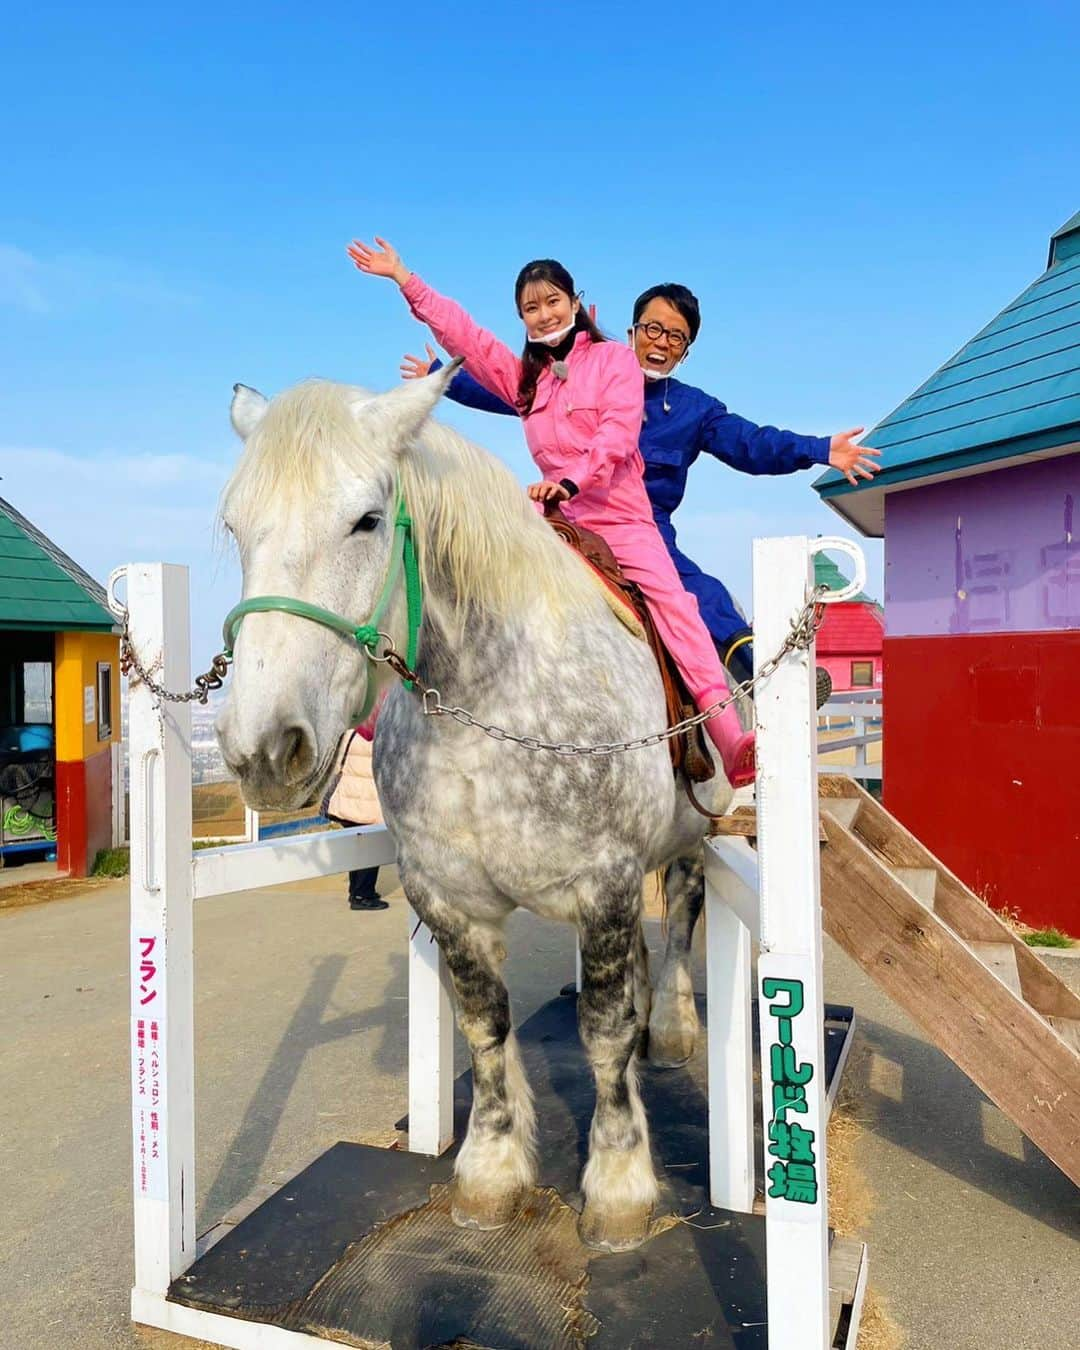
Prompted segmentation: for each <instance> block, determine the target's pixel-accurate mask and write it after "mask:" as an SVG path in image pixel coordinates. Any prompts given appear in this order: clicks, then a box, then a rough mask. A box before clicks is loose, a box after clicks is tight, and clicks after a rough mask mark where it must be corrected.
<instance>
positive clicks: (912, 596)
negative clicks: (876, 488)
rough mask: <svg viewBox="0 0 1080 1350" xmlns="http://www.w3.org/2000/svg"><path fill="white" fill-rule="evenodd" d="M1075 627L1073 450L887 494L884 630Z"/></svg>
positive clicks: (1077, 495) (1079, 540) (1078, 528)
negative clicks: (1065, 453) (1069, 452)
mask: <svg viewBox="0 0 1080 1350" xmlns="http://www.w3.org/2000/svg"><path fill="white" fill-rule="evenodd" d="M1069 628H1080V453H1077V454H1070V455H1063V456H1061V457H1060V458H1058V459H1044V460H1039V461H1037V462H1035V463H1031V464H1020V465H1017V467H1016V468H1013V469H997V470H994V471H990V472H987V473H983V474H979V475H973V476H972V477H970V478H958V479H954V480H953V481H952V482H948V483H936V484H932V485H930V486H928V487H922V488H912V489H910V490H909V491H907V492H895V493H890V494H889V495H888V496H887V497H886V498H885V633H886V636H887V637H933V636H935V635H938V634H946V635H947V634H949V633H1016V632H1036V631H1037V632H1049V631H1060V630H1063V629H1069Z"/></svg>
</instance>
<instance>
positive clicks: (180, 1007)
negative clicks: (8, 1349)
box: [109, 563, 195, 1297]
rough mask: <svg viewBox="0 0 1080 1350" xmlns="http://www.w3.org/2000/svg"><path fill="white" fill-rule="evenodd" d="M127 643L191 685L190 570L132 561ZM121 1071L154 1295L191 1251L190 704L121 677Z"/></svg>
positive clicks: (177, 683)
mask: <svg viewBox="0 0 1080 1350" xmlns="http://www.w3.org/2000/svg"><path fill="white" fill-rule="evenodd" d="M122 575H126V578H127V608H128V614H129V623H130V630H131V640H132V643H133V645H134V648H135V650H136V652H137V653H138V655H139V659H140V660H141V661H142V662H143V663H144V664H145V665H146V666H147V668H148V669H149V670H151V671H152V672H153V673H154V675H155V678H156V679H158V680H160V681H161V682H162V683H163V684H164V685H165V686H166V687H167V688H169V689H180V690H184V689H188V688H190V686H191V659H190V638H189V623H188V570H187V568H186V567H177V566H171V565H169V564H165V563H133V564H131V565H129V566H128V567H127V568H125V569H120V572H119V573H115V572H114V573H113V575H112V576H111V577H110V578H109V593H110V598H112V596H113V592H114V587H115V584H116V582H117V581H118V580H120V578H121V576H122ZM128 697H129V705H128V706H129V736H128V746H129V753H130V756H131V761H130V762H131V775H130V778H131V1072H132V1127H133V1132H134V1167H135V1294H134V1297H138V1296H139V1295H141V1294H144V1293H151V1294H164V1293H165V1291H166V1290H167V1289H168V1287H169V1284H170V1282H171V1281H172V1280H173V1279H175V1278H176V1277H177V1276H178V1275H181V1274H182V1273H183V1272H184V1271H185V1270H186V1269H187V1268H188V1266H189V1265H191V1263H192V1262H193V1261H194V1259H195V1163H194V1160H195V1114H194V1105H195V1104H194V1077H195V1074H194V1034H193V1008H194V987H193V969H192V967H193V939H192V889H191V705H190V704H188V703H164V704H161V705H159V704H158V701H157V700H156V699H155V697H154V696H153V694H151V693H150V691H149V690H148V689H147V688H146V687H145V686H144V685H142V684H140V683H138V682H137V681H134V680H133V681H132V682H131V684H130V686H129V695H128Z"/></svg>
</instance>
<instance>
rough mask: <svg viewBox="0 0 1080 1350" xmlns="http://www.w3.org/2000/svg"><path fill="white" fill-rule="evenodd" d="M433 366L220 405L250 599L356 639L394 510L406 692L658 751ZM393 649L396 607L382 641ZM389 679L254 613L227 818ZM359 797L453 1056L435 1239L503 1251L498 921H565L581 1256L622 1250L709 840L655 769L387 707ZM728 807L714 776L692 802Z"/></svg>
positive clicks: (557, 545)
mask: <svg viewBox="0 0 1080 1350" xmlns="http://www.w3.org/2000/svg"><path fill="white" fill-rule="evenodd" d="M450 374H452V368H451V369H448V371H447V372H440V373H439V374H437V375H433V376H430V377H428V378H427V379H425V380H419V381H415V382H412V383H410V384H408V385H405V386H402V387H401V388H399V389H395V390H393V391H392V392H390V393H388V394H382V395H378V396H372V395H370V394H367V393H365V392H364V391H362V390H360V389H356V388H352V387H349V386H343V385H336V384H330V383H327V382H321V381H313V382H309V383H306V384H302V385H299V386H296V387H295V388H293V389H291V390H288V391H286V392H285V393H284V394H281V395H279V396H278V397H277V398H275V399H274V400H273V401H272V402H267V400H265V399H263V398H262V396H261V395H259V394H256V393H255V392H254V391H253V390H248V389H244V388H243V387H242V386H238V389H237V394H236V397H235V399H234V403H233V422H234V425H235V426H236V429H237V430H238V432H239V433H240V435H241V436H242V437H243V438H244V441H245V448H244V453H243V456H242V458H241V461H240V464H239V466H238V468H237V470H236V472H235V474H234V476H233V478H232V480H231V482H230V484H229V486H228V488H227V489H226V492H225V495H224V499H223V518H224V521H225V524H226V526H227V527H228V528H229V529H230V530H231V532H232V533H233V535H234V536H235V538H236V541H237V544H238V547H239V550H240V556H241V561H242V563H243V569H244V593H245V595H246V596H250V595H259V594H275V595H289V596H295V597H300V598H302V599H305V600H308V601H309V602H311V603H314V604H317V605H320V606H322V607H323V608H326V609H330V610H333V611H335V612H336V613H339V614H344V615H347V616H350V618H353V619H355V621H356V622H357V623H360V622H363V621H365V620H366V619H367V617H368V615H369V614H370V613H371V610H372V607H373V606H374V604H375V601H376V598H377V596H378V594H379V592H380V589H381V587H382V585H383V580H384V577H385V575H386V570H387V567H388V563H389V558H390V543H391V535H392V521H393V513H394V500H395V484H396V481H397V480H400V482H401V485H402V487H403V489H404V492H405V497H406V500H407V502H408V506H409V510H410V512H411V514H412V516H413V518H414V520H415V525H416V533H417V542H418V548H419V553H420V561H421V569H422V574H423V580H424V590H425V608H424V621H423V627H422V631H421V642H420V652H419V658H418V663H417V670H418V673H419V675H420V677H421V679H422V680H423V682H424V683H425V684H427V685H429V686H433V687H435V688H437V689H438V690H439V691H440V693H441V696H442V699H443V701H444V703H446V704H457V705H460V706H462V707H466V708H468V709H469V710H470V711H471V712H472V713H473V714H474V715H475V716H476V717H477V718H479V719H481V720H483V721H485V722H489V723H493V724H496V725H497V726H499V727H504V728H507V729H509V730H511V731H513V732H515V733H517V734H520V735H528V736H535V737H538V738H541V739H544V740H547V741H557V742H568V743H576V744H595V743H601V742H614V741H623V740H630V739H633V738H636V737H639V736H643V735H647V734H648V733H650V732H654V731H656V730H658V729H659V728H660V727H662V726H663V723H664V716H665V710H664V699H663V692H662V688H661V684H660V677H659V674H658V672H657V669H656V666H655V663H654V661H653V658H652V655H651V653H650V651H649V649H648V648H647V646H646V645H645V644H644V643H643V642H641V641H640V640H638V639H637V638H636V637H634V636H633V635H632V634H630V633H629V632H628V631H627V630H626V628H625V627H624V626H623V625H622V624H621V623H620V622H619V621H618V619H617V618H616V617H615V616H614V615H613V613H612V612H611V609H610V607H609V604H608V602H607V600H606V598H605V596H604V594H603V593H602V590H601V588H600V587H599V586H598V585H597V584H596V582H595V581H594V579H593V578H592V576H591V575H590V574H589V573H588V571H587V569H586V568H585V567H584V565H583V564H582V563H581V561H580V560H579V559H578V558H576V557H575V556H574V555H572V554H571V553H570V551H569V550H568V549H567V548H566V547H565V545H563V544H562V543H561V542H560V541H559V540H558V539H557V538H556V537H555V536H554V534H553V533H552V531H550V530H549V528H548V527H547V526H546V525H545V524H544V523H543V522H542V521H541V520H540V519H539V517H538V516H537V515H536V514H535V512H534V511H533V510H532V508H531V507H530V506H529V504H528V502H527V501H526V498H525V496H524V494H523V493H522V491H521V489H520V487H519V486H518V484H517V483H516V481H515V480H514V479H513V477H512V476H511V474H510V473H509V472H508V471H507V470H506V469H505V468H504V467H503V466H502V465H501V464H500V463H499V462H498V461H497V460H495V459H494V458H493V457H491V456H490V455H488V454H487V453H486V452H484V451H482V450H480V449H478V448H477V447H475V446H473V445H470V444H469V443H468V442H467V441H465V440H464V439H463V438H462V437H460V436H458V435H456V434H455V433H454V432H452V431H450V430H449V429H447V428H444V427H440V426H438V425H436V424H428V425H427V426H426V427H425V423H426V422H427V418H428V415H429V413H430V412H431V410H432V408H433V407H434V404H435V402H436V400H437V399H438V397H439V395H440V393H441V392H442V389H443V386H444V383H445V381H446V379H447V378H449V375H450ZM386 626H388V629H389V632H390V635H391V637H392V638H393V641H394V645H395V646H396V647H397V648H398V650H399V651H404V650H405V612H404V602H403V600H402V599H401V598H400V597H399V598H398V599H397V600H396V601H395V604H394V606H393V607H392V609H391V613H390V617H389V618H388V620H387V625H386ZM370 679H376V680H377V681H380V682H381V683H386V682H388V681H390V680H391V677H390V676H389V674H388V672H387V671H386V669H385V667H382V666H380V667H375V666H373V665H372V663H370V662H369V661H368V660H367V659H366V657H365V656H364V655H363V654H362V653H361V652H359V651H358V650H357V648H356V646H355V644H353V643H352V642H351V641H350V640H349V639H348V638H346V637H343V636H342V635H341V634H338V633H335V632H333V631H330V630H328V629H323V628H320V627H317V626H316V625H314V624H312V623H308V622H305V621H304V620H302V619H300V618H297V617H294V616H291V615H288V614H263V613H259V614H251V615H249V616H248V617H247V618H246V619H245V621H244V624H243V627H242V629H241V632H240V636H239V639H238V641H237V643H236V654H235V665H234V671H233V680H232V685H231V689H230V694H229V699H228V703H227V706H226V708H225V710H224V711H223V713H222V715H221V718H220V719H219V724H218V731H219V736H220V740H221V745H222V750H223V752H224V754H225V758H226V760H227V762H228V763H229V765H230V767H231V768H232V770H233V771H234V772H235V773H236V774H237V776H238V777H239V778H240V780H241V784H242V786H243V790H244V795H245V798H246V800H247V801H248V802H249V803H250V804H251V805H252V806H255V807H260V808H263V809H271V808H273V809H291V808H294V807H296V806H299V805H301V804H302V803H305V802H308V801H311V800H313V799H314V798H315V797H316V796H317V794H318V792H319V790H320V787H321V785H322V784H323V783H324V782H325V779H326V775H327V773H328V772H329V770H330V767H331V764H332V760H333V754H334V750H335V747H336V746H337V744H338V739H339V737H340V735H341V732H342V730H343V728H344V727H345V726H347V725H350V724H351V722H352V720H353V718H354V715H355V712H356V710H357V708H359V707H360V705H361V704H362V702H363V700H364V696H365V693H366V692H367V682H368V681H369V680H370ZM375 774H376V781H377V783H378V787H379V795H380V798H381V800H382V804H383V809H384V813H385V817H386V822H387V825H388V826H389V828H390V830H391V831H392V832H393V835H394V838H395V840H396V843H397V849H398V860H399V867H400V873H401V881H402V885H403V886H404V889H405V892H406V895H407V896H408V899H409V901H410V903H411V904H412V905H413V907H414V908H415V910H416V912H417V913H418V914H419V915H420V917H421V918H422V919H423V920H424V922H425V923H426V924H427V925H428V926H429V927H430V929H431V931H432V932H433V933H434V935H435V937H436V940H437V941H438V942H439V945H440V947H441V948H442V950H443V952H444V954H445V957H446V961H447V964H448V966H449V969H450V971H451V974H452V977H453V983H454V990H455V995H456V1002H457V1014H458V1021H459V1024H460V1026H461V1029H462V1031H463V1033H464V1035H465V1037H466V1039H467V1041H468V1043H469V1047H470V1050H471V1053H472V1063H473V1075H474V1098H473V1109H472V1115H471V1118H470V1121H469V1129H468V1133H467V1136H466V1138H465V1141H464V1143H463V1145H462V1147H461V1150H460V1152H459V1155H458V1158H457V1163H456V1183H455V1186H456V1190H455V1203H454V1217H455V1220H456V1221H457V1222H458V1223H461V1224H467V1225H474V1226H478V1227H482V1228H490V1227H496V1226H498V1225H500V1224H503V1223H506V1222H508V1221H509V1219H510V1218H511V1217H512V1216H513V1214H514V1212H515V1210H516V1208H517V1206H518V1205H519V1203H520V1201H521V1198H522V1196H523V1194H524V1192H525V1191H526V1189H527V1188H529V1187H531V1186H532V1185H533V1184H534V1182H535V1179H536V1176H535V1150H534V1144H533V1135H534V1116H533V1107H532V1100H531V1094H530V1092H529V1089H528V1085H527V1084H526V1082H525V1080H524V1077H523V1074H522V1069H521V1061H520V1057H519V1053H518V1049H517V1044H516V1041H515V1038H514V1034H513V1031H512V1029H511V1019H510V1007H509V998H508V995H507V990H506V986H505V985H504V983H503V980H502V977H501V974H500V964H501V961H502V959H503V955H504V953H503V948H502V941H501V933H502V927H503V924H504V922H505V920H506V918H507V916H508V915H509V914H510V912H511V911H512V910H513V909H514V908H515V907H516V906H523V907H525V908H526V909H529V910H531V911H532V912H533V913H535V914H539V915H543V916H545V917H548V918H552V919H560V920H564V921H566V922H569V923H573V924H574V925H575V926H576V927H577V930H578V933H579V936H580V942H581V955H582V991H581V997H580V1000H579V1026H580V1030H581V1036H582V1040H583V1042H584V1045H585V1047H586V1050H587V1053H588V1056H589V1060H590V1063H591V1065H592V1069H593V1073H594V1077H595V1082H596V1108H595V1114H594V1117H593V1123H592V1130H591V1134H590V1140H589V1158H588V1162H587V1164H586V1167H585V1171H584V1175H583V1178H582V1189H583V1193H584V1196H585V1207H584V1212H583V1214H582V1217H581V1222H580V1227H581V1232H582V1236H583V1238H584V1240H585V1241H587V1242H589V1243H591V1244H592V1245H594V1246H598V1247H602V1248H606V1249H611V1250H614V1249H620V1248H625V1247H630V1246H634V1245H636V1244H637V1243H639V1242H640V1241H642V1240H643V1238H644V1237H645V1235H646V1234H647V1231H648V1225H649V1220H650V1216H651V1213H652V1210H653V1207H654V1204H655V1202H656V1198H657V1194H658V1191H657V1183H656V1177H655V1174H654V1170H653V1164H652V1159H651V1156H650V1152H649V1139H648V1127H647V1124H646V1120H645V1113H644V1110H643V1108H642V1105H641V1100H640V1097H639V1094H638V1088H637V1083H636V1079H635V1072H634V1065H633V1050H634V1046H635V1042H636V1040H637V1038H638V1034H639V1031H640V1030H643V1028H644V1027H645V1025H646V1024H647V1025H648V1028H649V1046H650V1055H651V1056H652V1057H655V1058H656V1059H657V1061H658V1062H661V1063H677V1062H681V1061H683V1060H685V1059H686V1058H687V1057H688V1056H689V1054H690V1052H691V1051H692V1049H693V1043H694V1036H695V1033H696V1029H697V1018H696V1013H695V1011H694V1004H693V994H692V989H691V985H690V974H689V967H688V950H689V941H690V934H691V931H692V928H693V923H694V920H695V919H696V918H697V914H698V912H699V910H700V906H701V895H702V880H701V862H700V856H701V842H702V837H703V834H704V827H705V822H704V820H703V819H702V817H701V816H699V815H697V814H696V813H695V812H694V811H693V810H692V809H691V808H690V806H689V805H688V803H687V802H686V799H685V797H684V795H683V794H682V792H681V791H680V790H679V788H678V785H677V783H676V782H675V780H674V778H673V775H672V771H671V765H670V761H669V758H668V752H667V749H666V747H665V746H663V745H660V746H654V747H651V748H648V749H640V750H634V751H630V752H626V753H621V754H615V755H610V756H604V757H596V756H585V755H575V756H569V757H563V756H559V755H556V754H554V753H551V752H549V751H541V752H530V751H528V750H526V749H524V748H523V747H521V746H518V745H515V744H512V743H509V742H505V741H499V740H494V739H490V738H489V737H487V736H485V735H483V734H482V733H481V732H479V731H477V730H476V729H474V728H467V727H463V726H460V725H458V724H457V723H455V722H453V721H451V720H450V719H449V718H446V717H425V716H424V713H423V708H422V705H421V701H420V699H419V697H418V696H417V695H416V694H415V693H410V692H408V691H406V690H405V689H404V688H403V687H402V686H401V685H400V684H398V683H397V682H396V681H394V682H393V687H392V688H390V691H389V694H388V697H387V699H386V702H385V705H384V706H383V709H382V713H381V716H380V719H379V726H378V733H377V736H376V742H375ZM703 795H704V796H705V797H706V799H707V800H708V803H709V805H711V806H712V808H713V809H723V808H724V807H725V806H726V804H727V802H728V800H729V799H730V791H729V789H728V788H727V786H726V784H725V782H724V779H723V777H722V774H721V773H719V772H718V774H717V778H716V779H715V780H713V782H712V783H710V784H707V785H705V792H704V794H703ZM657 867H665V868H667V869H668V895H669V905H670V932H669V945H668V954H667V959H666V960H665V963H664V968H663V971H662V973H661V975H660V978H659V981H658V984H657V990H656V994H655V997H654V998H653V1000H652V1008H651V1015H650V1007H649V992H648V976H647V970H646V961H645V953H644V941H643V935H642V921H641V890H642V879H643V876H644V874H645V873H646V872H647V871H650V870H652V869H654V868H657Z"/></svg>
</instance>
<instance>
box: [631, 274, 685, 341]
mask: <svg viewBox="0 0 1080 1350" xmlns="http://www.w3.org/2000/svg"><path fill="white" fill-rule="evenodd" d="M652 300H666V301H667V302H668V304H669V305H674V306H675V308H676V309H677V310H678V311H679V313H680V314H681V315H682V316H683V318H684V319H685V320H686V326H687V328H689V329H690V341H691V342H693V341H694V339H695V338H696V337H697V335H698V332H699V331H700V329H701V308H700V306H699V305H698V300H697V296H696V295H695V294H694V292H693V291H692V290H690V289H689V287H687V286H680V285H679V283H678V282H677V281H665V282H664V283H663V284H662V285H660V286H650V287H649V289H648V290H647V291H642V292H641V294H640V295H639V296H638V298H637V299H636V300H635V301H634V323H637V321H638V320H639V319H640V318H641V316H642V314H644V312H645V308H646V306H647V305H648V304H649V302H650V301H652Z"/></svg>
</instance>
